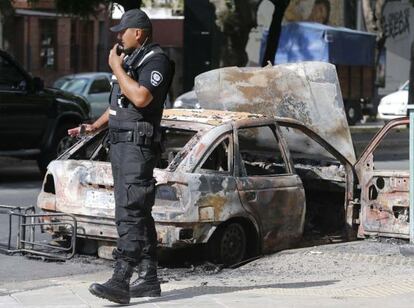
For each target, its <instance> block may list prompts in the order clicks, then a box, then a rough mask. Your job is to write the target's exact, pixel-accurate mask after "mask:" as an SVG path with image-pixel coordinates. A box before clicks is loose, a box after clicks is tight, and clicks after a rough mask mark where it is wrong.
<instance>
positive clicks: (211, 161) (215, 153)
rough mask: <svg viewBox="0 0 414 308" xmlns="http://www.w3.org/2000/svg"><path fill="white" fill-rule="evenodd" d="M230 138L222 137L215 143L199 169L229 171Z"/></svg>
mask: <svg viewBox="0 0 414 308" xmlns="http://www.w3.org/2000/svg"><path fill="white" fill-rule="evenodd" d="M229 145H230V138H229V137H228V136H226V137H224V139H222V140H221V141H219V142H218V143H217V145H216V146H215V147H214V149H213V150H212V151H209V154H208V156H207V158H206V159H205V160H204V161H203V163H202V166H201V170H204V171H207V172H208V171H213V172H225V173H229V172H230V169H231V167H230V159H229V157H230V146H229Z"/></svg>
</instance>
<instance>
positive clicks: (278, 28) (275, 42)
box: [262, 0, 290, 66]
mask: <svg viewBox="0 0 414 308" xmlns="http://www.w3.org/2000/svg"><path fill="white" fill-rule="evenodd" d="M270 1H271V2H272V3H273V5H274V6H275V10H274V11H273V16H272V22H271V24H270V28H269V34H268V36H267V42H266V50H265V53H264V57H263V60H262V66H266V65H267V63H268V61H270V63H272V65H273V64H275V63H274V59H275V54H276V51H277V47H278V46H279V38H280V33H281V32H282V20H283V16H284V15H285V11H286V9H287V7H288V6H289V2H290V0H270Z"/></svg>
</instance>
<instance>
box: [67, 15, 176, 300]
mask: <svg viewBox="0 0 414 308" xmlns="http://www.w3.org/2000/svg"><path fill="white" fill-rule="evenodd" d="M111 31H113V32H117V33H118V40H119V43H118V44H116V45H115V46H114V47H113V48H112V50H111V51H110V54H109V59H108V62H109V66H110V67H111V69H112V72H113V78H112V91H111V96H110V107H109V108H108V110H107V111H106V112H105V113H104V114H103V115H102V116H101V117H100V118H99V119H98V120H96V121H95V122H94V123H93V124H90V125H86V126H85V129H86V131H87V132H93V131H96V130H98V129H101V128H103V127H105V126H107V125H109V140H110V157H111V165H112V173H113V177H114V194H115V222H116V226H117V231H118V235H119V238H118V240H117V248H116V249H115V250H114V253H113V255H114V258H115V260H116V263H115V270H114V273H113V276H112V278H110V279H109V280H108V281H107V282H105V283H103V284H98V283H94V284H92V285H91V286H90V287H89V291H90V292H91V293H92V294H94V295H96V296H98V297H102V298H106V299H108V300H110V301H113V302H116V303H120V304H127V303H129V301H130V297H143V296H160V294H161V289H160V283H159V281H158V278H157V259H156V245H157V235H156V230H155V224H154V220H153V218H152V215H151V210H152V206H153V204H154V200H155V180H154V178H153V169H154V168H155V166H156V164H157V161H158V160H159V158H160V153H161V147H160V143H161V130H160V121H161V117H162V111H163V106H164V101H165V99H166V96H167V93H168V90H169V87H170V85H171V82H172V78H173V74H174V68H173V65H172V64H171V61H170V60H169V58H168V56H167V55H166V54H165V53H164V51H163V50H162V49H161V48H160V47H159V45H158V44H154V43H151V35H152V24H151V21H150V19H149V18H148V16H147V15H146V14H145V13H144V12H143V11H141V10H139V9H132V10H129V11H127V12H125V13H124V14H123V16H122V18H121V21H120V23H119V24H118V25H116V26H114V27H112V28H111ZM68 133H69V135H71V136H76V135H78V134H79V128H74V129H71V130H69V131H68ZM134 267H137V268H138V278H137V279H136V280H135V281H134V282H132V283H131V285H130V279H131V276H132V273H133V268H134Z"/></svg>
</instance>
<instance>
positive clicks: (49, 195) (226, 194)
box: [37, 109, 408, 264]
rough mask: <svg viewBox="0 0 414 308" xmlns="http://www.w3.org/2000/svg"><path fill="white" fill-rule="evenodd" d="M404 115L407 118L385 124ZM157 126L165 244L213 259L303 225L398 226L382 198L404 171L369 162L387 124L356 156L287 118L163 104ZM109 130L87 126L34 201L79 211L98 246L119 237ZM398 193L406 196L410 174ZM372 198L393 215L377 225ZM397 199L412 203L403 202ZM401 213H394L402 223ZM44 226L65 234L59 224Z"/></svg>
mask: <svg viewBox="0 0 414 308" xmlns="http://www.w3.org/2000/svg"><path fill="white" fill-rule="evenodd" d="M400 122H404V123H406V122H408V120H407V119H404V120H400V121H399V122H398V121H395V122H393V123H389V125H388V126H386V129H390V128H391V127H392V126H393V125H397V124H401V123H400ZM162 127H163V129H164V130H165V134H166V144H165V148H166V151H165V152H164V153H163V155H162V159H161V162H160V163H159V165H158V166H157V168H156V169H155V177H156V180H157V188H156V200H155V205H154V207H153V217H154V220H155V222H156V228H157V234H158V243H159V245H160V246H162V247H181V246H187V245H195V244H204V245H205V247H207V248H208V249H207V251H208V253H209V255H210V257H211V259H212V260H213V261H215V262H218V263H224V264H233V263H237V262H239V261H241V260H243V259H244V258H248V257H251V256H253V255H256V254H259V253H269V252H273V251H277V250H281V249H284V248H288V247H292V246H293V245H295V244H296V243H297V241H298V240H300V239H302V238H303V236H304V234H308V235H309V234H318V235H326V234H338V233H339V234H342V235H343V236H344V238H348V239H351V238H354V237H355V236H356V230H358V226H359V227H360V228H359V236H361V237H363V236H365V234H373V233H376V234H380V233H381V230H385V231H386V234H387V236H390V235H392V234H394V235H395V234H397V233H398V230H400V229H398V228H394V227H395V226H396V221H397V220H398V219H397V218H395V217H398V215H397V216H394V214H393V213H394V212H393V209H392V206H393V204H391V203H390V204H387V202H386V200H387V199H389V198H392V196H393V195H395V194H397V192H396V191H393V190H392V187H391V186H390V183H394V182H395V181H396V179H397V178H398V180H400V178H401V174H398V173H397V172H394V173H390V172H388V173H381V171H379V170H376V171H375V173H373V172H372V170H373V168H374V167H373V166H374V164H373V161H372V160H373V157H372V155H369V154H370V153H372V150H373V149H374V148H375V146H376V145H377V144H378V143H379V141H380V139H381V138H382V137H383V134H380V135H378V136H379V137H377V139H376V140H375V143H374V144H372V145H370V147H368V150H367V151H366V152H365V153H364V155H363V156H362V160H359V161H358V162H357V163H356V164H355V165H353V164H352V163H350V162H349V161H348V159H347V158H345V157H344V156H343V155H342V154H341V153H339V152H338V151H337V150H335V148H334V147H332V146H331V145H330V144H329V143H328V142H326V141H325V139H323V138H321V137H320V136H319V135H318V134H316V133H315V132H314V131H312V130H311V129H309V128H307V127H306V126H305V125H304V124H302V123H300V122H299V121H297V120H293V119H288V118H276V119H275V118H269V117H266V116H261V115H254V114H250V113H242V112H228V111H213V110H203V111H202V112H201V111H200V110H184V109H180V110H174V109H169V110H165V112H164V116H163V120H162ZM341 133H343V132H341V131H336V132H335V134H338V135H339V134H341ZM384 134H385V133H384ZM298 137H300V138H299V139H298ZM106 140H107V131H106V130H103V131H100V132H98V133H96V134H95V135H89V136H86V137H84V138H83V139H82V140H80V141H79V143H78V144H76V145H75V146H74V147H73V148H72V149H70V150H69V151H67V152H66V153H65V154H64V155H62V156H61V157H60V158H59V159H58V160H56V161H54V162H53V163H51V164H50V165H49V168H48V172H47V175H46V176H45V180H44V183H43V187H42V190H41V192H40V194H39V197H38V203H37V206H38V208H39V209H41V210H42V211H43V212H45V213H55V212H63V213H68V214H72V215H75V217H77V219H78V233H77V236H78V237H83V238H87V239H92V240H95V241H97V242H98V246H105V245H107V244H108V242H114V241H115V240H116V238H117V232H116V228H115V223H114V195H113V179H112V174H111V166H110V163H109V160H108V146H107V141H106ZM298 140H301V141H300V142H299V143H298ZM355 170H357V171H358V176H357V175H356V173H355ZM404 176H408V175H407V174H404ZM379 178H381V181H383V182H384V183H385V184H384V185H383V186H379V184H380V180H379ZM358 183H359V184H360V187H359V186H358ZM377 183H378V187H377V186H376V185H377ZM373 187H374V188H375V190H376V196H377V197H378V198H376V199H375V200H377V201H376V203H375V202H374V199H373V198H372V191H373V189H374V188H373ZM380 195H381V199H380ZM385 196H386V198H385ZM398 196H399V197H400V199H401V200H403V199H404V200H406V199H407V200H408V184H407V185H406V187H405V186H404V187H402V186H401V189H400V190H399V191H398ZM381 200H382V201H381ZM401 200H400V201H401ZM380 201H381V202H380ZM374 203H375V204H374ZM377 203H378V204H377ZM378 206H381V207H382V208H384V212H381V213H382V214H381V215H383V216H384V215H388V216H389V217H388V219H389V221H388V224H387V225H386V224H383V225H378V224H376V225H374V223H375V217H374V216H373V215H370V211H371V212H372V211H374V212H375V211H377V210H378ZM389 207H391V209H390V210H389V213H388V208H389ZM399 207H405V208H406V209H408V202H405V201H404V202H399ZM385 209H387V211H385ZM399 210H401V209H399ZM360 215H361V216H360ZM401 217H402V216H400V218H401ZM45 219H47V218H45ZM407 220H408V218H407V219H406V220H403V219H399V220H398V223H399V224H400V225H401V226H402V225H404V228H405V226H407V225H408V222H407ZM387 226H388V227H389V228H388V229H387ZM390 228H394V231H391V230H390ZM49 231H50V232H52V233H53V234H54V235H55V236H57V237H59V236H61V237H65V236H68V230H66V229H64V228H62V227H61V226H59V227H57V226H55V227H54V226H51V227H50V228H49ZM400 231H401V230H400ZM400 233H401V234H402V233H403V232H400ZM404 235H406V234H404ZM98 253H99V252H98Z"/></svg>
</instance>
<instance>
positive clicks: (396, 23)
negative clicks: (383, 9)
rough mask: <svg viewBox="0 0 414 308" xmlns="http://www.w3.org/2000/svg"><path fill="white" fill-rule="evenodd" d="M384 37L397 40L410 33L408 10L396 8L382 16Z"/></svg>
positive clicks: (407, 8)
mask: <svg viewBox="0 0 414 308" xmlns="http://www.w3.org/2000/svg"><path fill="white" fill-rule="evenodd" d="M381 23H382V26H383V29H384V33H385V36H386V37H392V38H393V39H398V38H402V37H405V36H406V35H409V33H410V8H409V7H406V8H398V9H397V10H392V11H390V12H387V13H385V14H384V16H383V17H382V20H381Z"/></svg>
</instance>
